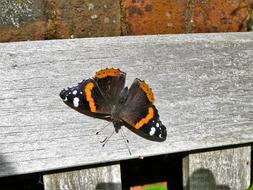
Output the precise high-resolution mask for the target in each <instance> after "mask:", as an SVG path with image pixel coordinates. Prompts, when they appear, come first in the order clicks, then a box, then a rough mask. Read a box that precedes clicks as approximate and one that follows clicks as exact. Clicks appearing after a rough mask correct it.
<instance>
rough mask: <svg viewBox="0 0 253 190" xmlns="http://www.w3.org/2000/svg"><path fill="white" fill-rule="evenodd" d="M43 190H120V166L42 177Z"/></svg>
mask: <svg viewBox="0 0 253 190" xmlns="http://www.w3.org/2000/svg"><path fill="white" fill-rule="evenodd" d="M43 182H44V188H45V190H72V189H75V190H79V189H80V190H84V189H85V190H121V189H122V187H121V175H120V165H119V164H116V165H109V166H103V167H97V168H90V169H82V170H74V171H69V172H61V173H54V174H46V175H44V176H43Z"/></svg>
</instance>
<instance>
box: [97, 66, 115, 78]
mask: <svg viewBox="0 0 253 190" xmlns="http://www.w3.org/2000/svg"><path fill="white" fill-rule="evenodd" d="M119 75H120V70H119V69H114V68H111V69H103V70H101V71H98V72H96V75H95V77H96V78H99V79H101V78H105V77H117V76H119Z"/></svg>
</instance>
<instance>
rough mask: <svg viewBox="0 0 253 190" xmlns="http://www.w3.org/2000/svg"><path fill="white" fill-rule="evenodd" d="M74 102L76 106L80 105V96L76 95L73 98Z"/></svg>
mask: <svg viewBox="0 0 253 190" xmlns="http://www.w3.org/2000/svg"><path fill="white" fill-rule="evenodd" d="M73 104H74V106H75V107H78V106H79V98H77V97H75V98H74V100H73Z"/></svg>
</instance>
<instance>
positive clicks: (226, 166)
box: [183, 146, 251, 190]
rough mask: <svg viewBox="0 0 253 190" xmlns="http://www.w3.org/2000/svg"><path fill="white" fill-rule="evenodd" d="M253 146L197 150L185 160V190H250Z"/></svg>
mask: <svg viewBox="0 0 253 190" xmlns="http://www.w3.org/2000/svg"><path fill="white" fill-rule="evenodd" d="M250 160H251V146H244V147H239V148H231V149H223V150H216V151H209V152H202V153H194V154H190V155H188V156H186V157H185V158H184V159H183V173H184V177H183V181H184V189H185V190H193V189H206V190H213V189H217V190H219V189H220V190H221V189H224V190H226V189H228V190H229V189H233V190H242V189H248V187H249V186H250V172H251V170H250V169H251V164H250V163H251V161H250Z"/></svg>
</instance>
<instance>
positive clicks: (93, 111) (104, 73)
mask: <svg viewBox="0 0 253 190" xmlns="http://www.w3.org/2000/svg"><path fill="white" fill-rule="evenodd" d="M125 79H126V73H124V72H122V71H120V70H119V69H114V68H111V69H103V70H101V71H98V72H97V73H96V75H95V77H94V78H90V79H87V80H83V81H82V82H80V83H79V84H78V85H77V86H74V87H72V88H68V89H67V90H65V89H63V90H62V91H61V93H60V97H61V98H62V99H63V101H64V102H65V103H66V104H67V105H68V106H70V107H71V108H73V109H75V110H76V111H79V112H81V113H83V114H86V115H89V116H92V117H96V118H100V119H105V120H108V121H111V122H112V123H113V124H114V127H115V131H116V132H118V131H119V130H120V127H121V126H123V125H124V126H127V127H128V128H129V129H130V130H132V131H134V132H136V133H137V134H139V135H141V136H144V137H146V138H148V139H150V140H155V141H164V140H165V139H166V136H167V132H166V128H165V126H164V125H163V124H162V123H161V121H160V120H159V115H158V111H157V109H156V107H155V106H154V104H153V103H154V96H153V93H152V90H151V89H150V88H149V86H148V85H147V84H146V83H145V82H144V81H141V80H140V79H135V80H134V82H133V84H132V85H131V87H130V88H129V89H128V87H125Z"/></svg>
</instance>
